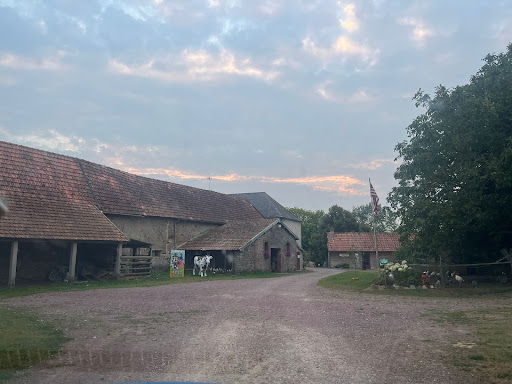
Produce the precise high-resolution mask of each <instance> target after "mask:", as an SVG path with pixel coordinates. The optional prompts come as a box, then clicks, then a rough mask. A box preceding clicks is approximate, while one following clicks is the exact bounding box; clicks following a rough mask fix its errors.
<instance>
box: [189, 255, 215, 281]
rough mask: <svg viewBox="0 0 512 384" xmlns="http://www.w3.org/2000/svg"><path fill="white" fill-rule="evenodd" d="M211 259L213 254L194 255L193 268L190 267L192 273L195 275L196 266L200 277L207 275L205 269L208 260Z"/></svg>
mask: <svg viewBox="0 0 512 384" xmlns="http://www.w3.org/2000/svg"><path fill="white" fill-rule="evenodd" d="M212 259H213V256H210V255H206V256H195V257H194V268H193V269H192V275H194V276H195V275H196V267H197V268H198V269H199V275H200V276H201V277H203V276H207V274H206V271H207V270H208V268H209V267H210V261H211V260H212Z"/></svg>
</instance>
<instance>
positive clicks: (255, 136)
mask: <svg viewBox="0 0 512 384" xmlns="http://www.w3.org/2000/svg"><path fill="white" fill-rule="evenodd" d="M511 41H512V2H511V1H510V0H507V1H501V0H489V1H471V0H463V1H462V0H461V1H456V0H451V1H446V0H439V1H426V0H422V1H405V0H404V1H391V0H390V1H388V0H373V1H369V0H366V1H335V0H330V1H323V0H311V1H306V0H260V1H256V0H251V1H249V0H245V1H244V0H200V1H199V0H198V1H196V0H145V1H143V0H91V1H65V0H48V1H42V0H27V1H21V0H0V140H4V141H9V142H13V143H18V144H22V145H26V146H30V147H35V148H39V149H44V150H48V151H52V152H58V153H62V154H66V155H69V156H74V157H78V158H82V159H86V160H89V161H94V162H97V163H100V164H104V165H108V166H111V167H114V168H117V169H121V170H124V171H127V172H132V173H136V174H139V175H143V176H147V177H153V178H157V179H162V180H167V181H172V182H176V183H180V184H185V185H190V186H194V187H199V188H204V189H211V190H214V191H217V192H222V193H245V192H261V191H265V192H267V193H269V194H270V195H271V196H272V197H274V198H275V199H276V200H277V201H279V202H280V203H281V204H282V205H284V206H287V207H301V208H305V209H311V210H317V209H322V210H324V211H325V210H327V209H328V208H329V207H330V206H332V205H334V204H337V205H339V206H341V207H343V208H345V209H348V210H351V209H352V207H354V206H358V205H361V204H366V203H368V202H370V195H369V186H368V179H369V178H371V180H372V184H373V185H374V187H375V189H376V191H377V194H378V195H379V197H380V200H381V202H384V203H385V201H386V196H387V194H388V193H389V192H390V190H391V188H392V187H393V186H394V185H396V182H395V180H394V177H393V173H394V171H395V170H396V168H397V166H398V165H399V160H398V161H396V160H395V158H396V156H397V154H396V153H395V151H394V148H395V145H396V144H397V143H399V142H401V141H403V140H406V139H407V135H406V127H407V126H408V125H409V124H410V123H411V122H412V121H413V119H414V118H415V117H416V116H417V115H418V114H421V113H422V112H423V111H422V110H421V109H417V108H416V107H415V105H414V101H413V100H412V97H413V96H414V94H415V93H416V92H417V91H418V89H420V88H421V89H423V90H424V91H426V92H427V93H432V92H433V91H434V89H435V87H436V86H437V85H439V84H442V85H444V86H447V87H449V88H451V87H455V86H457V85H462V84H465V83H467V82H468V81H469V80H470V77H471V75H473V74H475V73H476V72H477V71H478V69H479V68H480V67H481V66H482V64H483V62H482V59H483V58H484V57H485V56H486V55H487V54H488V53H499V52H503V51H504V50H505V48H506V46H507V44H508V43H510V42H511Z"/></svg>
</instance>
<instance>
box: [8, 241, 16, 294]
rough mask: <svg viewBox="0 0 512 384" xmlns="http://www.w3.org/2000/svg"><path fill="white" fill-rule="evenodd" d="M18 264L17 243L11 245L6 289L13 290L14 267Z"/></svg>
mask: <svg viewBox="0 0 512 384" xmlns="http://www.w3.org/2000/svg"><path fill="white" fill-rule="evenodd" d="M17 264H18V242H17V241H13V242H12V243H11V261H10V264H9V282H8V287H9V288H14V285H15V283H16V265H17Z"/></svg>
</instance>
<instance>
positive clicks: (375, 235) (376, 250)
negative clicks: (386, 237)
mask: <svg viewBox="0 0 512 384" xmlns="http://www.w3.org/2000/svg"><path fill="white" fill-rule="evenodd" d="M373 239H374V241H375V258H376V259H377V268H380V262H379V248H378V247H377V234H376V232H375V213H374V214H373Z"/></svg>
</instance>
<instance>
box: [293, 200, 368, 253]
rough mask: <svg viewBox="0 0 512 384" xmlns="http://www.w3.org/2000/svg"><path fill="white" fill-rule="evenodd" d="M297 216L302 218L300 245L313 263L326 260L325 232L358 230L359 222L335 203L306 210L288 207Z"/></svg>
mask: <svg viewBox="0 0 512 384" xmlns="http://www.w3.org/2000/svg"><path fill="white" fill-rule="evenodd" d="M288 210H289V211H290V212H292V213H293V214H294V215H295V216H297V218H299V219H301V220H302V247H303V248H304V250H305V251H306V259H307V260H311V261H313V262H315V263H323V262H324V261H327V232H328V231H329V230H331V229H333V230H334V231H335V232H359V231H360V227H361V226H360V224H359V223H358V222H357V220H356V219H355V217H354V215H352V213H351V212H350V211H347V210H345V209H343V208H341V207H339V206H337V205H333V206H332V207H331V208H329V211H328V212H327V213H325V212H324V211H322V210H318V211H308V210H306V209H302V208H288Z"/></svg>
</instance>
